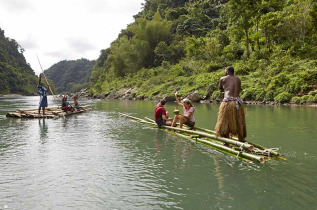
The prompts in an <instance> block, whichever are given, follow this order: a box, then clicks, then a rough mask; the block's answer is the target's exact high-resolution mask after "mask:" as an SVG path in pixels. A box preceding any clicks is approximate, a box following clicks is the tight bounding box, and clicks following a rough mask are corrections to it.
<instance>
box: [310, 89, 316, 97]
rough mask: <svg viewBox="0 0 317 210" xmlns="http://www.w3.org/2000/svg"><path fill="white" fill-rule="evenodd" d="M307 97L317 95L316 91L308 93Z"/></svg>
mask: <svg viewBox="0 0 317 210" xmlns="http://www.w3.org/2000/svg"><path fill="white" fill-rule="evenodd" d="M308 95H309V96H316V95H317V90H314V91H310V92H309V93H308Z"/></svg>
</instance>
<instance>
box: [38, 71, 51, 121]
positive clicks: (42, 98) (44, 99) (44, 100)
mask: <svg viewBox="0 0 317 210" xmlns="http://www.w3.org/2000/svg"><path fill="white" fill-rule="evenodd" d="M41 79H42V74H40V76H39V84H38V85H37V89H38V93H39V94H40V105H39V114H40V112H41V107H42V109H43V116H44V115H45V107H47V95H46V92H47V89H46V88H45V87H44V86H43V83H42V82H41ZM48 87H49V85H48Z"/></svg>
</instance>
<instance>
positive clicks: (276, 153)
mask: <svg viewBox="0 0 317 210" xmlns="http://www.w3.org/2000/svg"><path fill="white" fill-rule="evenodd" d="M145 119H147V120H149V121H151V122H154V120H152V119H151V118H148V117H145ZM194 130H199V131H203V132H206V133H210V134H216V132H215V131H213V130H209V129H206V128H199V127H194ZM232 139H234V140H237V141H238V140H239V139H238V138H236V137H233V138H232ZM248 143H249V144H251V145H253V146H254V147H256V148H258V149H260V150H267V148H266V147H264V146H262V145H259V144H255V143H253V142H249V141H248ZM270 153H271V154H273V155H274V156H280V154H279V153H278V152H276V151H270Z"/></svg>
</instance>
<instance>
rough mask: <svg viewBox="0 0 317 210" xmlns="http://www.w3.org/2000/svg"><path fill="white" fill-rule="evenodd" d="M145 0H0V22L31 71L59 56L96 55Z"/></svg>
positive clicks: (125, 25)
mask: <svg viewBox="0 0 317 210" xmlns="http://www.w3.org/2000/svg"><path fill="white" fill-rule="evenodd" d="M144 2H145V0H0V28H1V29H2V30H4V35H5V36H6V37H9V38H10V39H14V40H16V41H17V43H18V44H19V45H20V46H21V47H22V48H23V49H24V50H25V51H24V53H23V54H24V57H25V58H26V61H27V63H29V64H30V65H31V67H32V69H33V70H34V71H35V73H36V74H37V75H38V74H39V73H41V71H42V70H41V67H40V65H39V62H38V60H37V56H38V57H39V60H40V63H41V65H42V68H43V69H44V70H46V69H48V68H49V67H51V66H52V65H54V64H55V63H58V62H59V61H62V60H77V59H81V58H86V59H89V60H96V59H97V58H98V57H99V55H100V51H101V50H102V49H106V48H108V47H110V44H111V42H113V41H114V40H115V39H116V38H117V37H118V35H119V33H120V31H121V30H122V29H125V28H126V27H127V25H128V24H130V23H133V22H134V18H133V16H134V15H136V14H138V13H139V12H140V11H141V10H142V5H141V3H144Z"/></svg>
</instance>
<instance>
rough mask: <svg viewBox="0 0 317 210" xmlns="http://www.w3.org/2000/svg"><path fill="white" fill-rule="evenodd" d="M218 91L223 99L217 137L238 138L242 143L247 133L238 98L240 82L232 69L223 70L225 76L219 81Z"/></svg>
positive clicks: (241, 103) (242, 107)
mask: <svg viewBox="0 0 317 210" xmlns="http://www.w3.org/2000/svg"><path fill="white" fill-rule="evenodd" d="M219 89H220V90H223V91H224V92H225V93H224V99H223V100H222V102H221V105H220V107H219V113H218V120H217V124H216V128H215V130H216V133H217V136H221V137H226V138H231V137H233V136H236V137H238V139H239V141H242V142H244V141H245V140H244V139H245V138H246V136H247V131H246V122H245V108H244V106H243V101H242V99H241V98H240V96H239V93H240V90H241V80H240V79H239V78H238V77H236V76H235V75H234V68H233V67H232V66H229V67H227V68H226V69H225V76H224V77H221V78H220V80H219Z"/></svg>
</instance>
